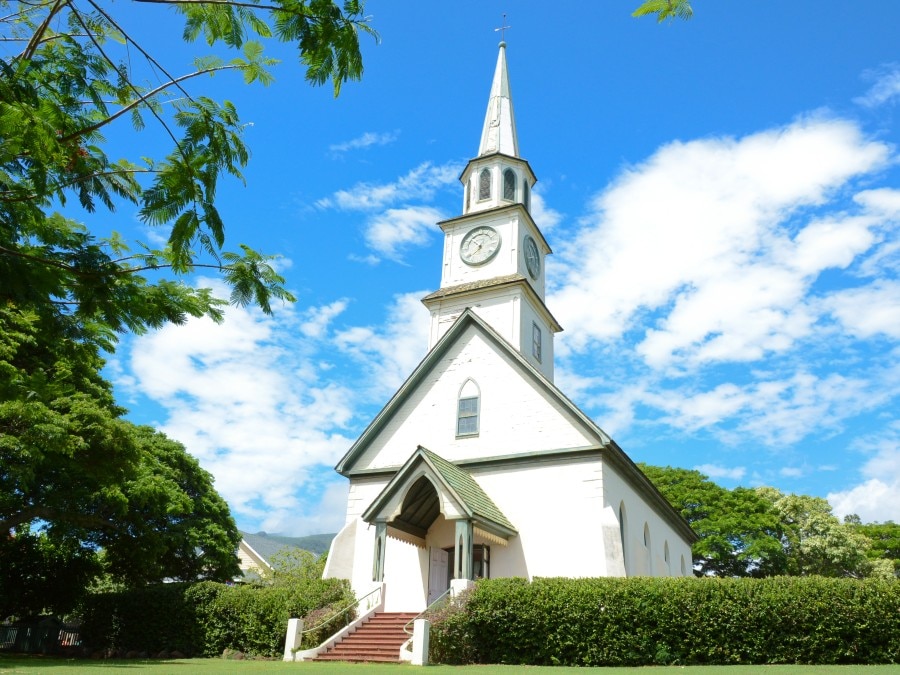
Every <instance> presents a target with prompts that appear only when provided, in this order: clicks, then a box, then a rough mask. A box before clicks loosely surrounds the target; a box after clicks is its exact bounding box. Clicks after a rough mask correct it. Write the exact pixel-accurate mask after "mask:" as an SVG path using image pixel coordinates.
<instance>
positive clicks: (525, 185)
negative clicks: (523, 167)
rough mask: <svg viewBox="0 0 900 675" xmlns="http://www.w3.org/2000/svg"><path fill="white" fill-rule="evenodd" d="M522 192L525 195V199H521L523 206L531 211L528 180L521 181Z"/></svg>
mask: <svg viewBox="0 0 900 675" xmlns="http://www.w3.org/2000/svg"><path fill="white" fill-rule="evenodd" d="M522 194H523V195H524V196H525V199H523V200H522V201H523V202H525V208H526V209H528V211H529V212H530V211H531V190H529V189H528V180H523V181H522Z"/></svg>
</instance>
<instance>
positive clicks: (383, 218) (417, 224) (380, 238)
mask: <svg viewBox="0 0 900 675" xmlns="http://www.w3.org/2000/svg"><path fill="white" fill-rule="evenodd" d="M444 217H445V216H444V215H443V214H442V213H441V212H440V211H439V210H437V209H435V208H433V207H430V206H407V207H405V208H398V209H388V210H387V211H385V212H384V213H380V214H378V215H377V216H374V217H373V218H372V219H370V220H369V222H368V223H367V224H366V232H365V237H366V243H367V244H368V246H369V247H370V248H372V249H373V250H375V251H377V252H378V253H379V254H380V255H382V256H384V257H385V258H389V259H391V260H396V261H399V260H401V259H402V253H403V251H404V250H405V249H407V248H409V247H411V246H424V245H425V244H427V243H428V242H429V241H430V240H431V237H432V236H433V235H435V234H437V233H440V229H439V228H438V226H437V222H438V221H439V220H442V219H443V218H444Z"/></svg>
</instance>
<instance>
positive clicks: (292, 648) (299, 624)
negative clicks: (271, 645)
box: [284, 619, 303, 661]
mask: <svg viewBox="0 0 900 675" xmlns="http://www.w3.org/2000/svg"><path fill="white" fill-rule="evenodd" d="M302 633H303V619H288V626H287V635H286V636H285V638H284V660H285V661H293V660H294V653H295V652H296V651H297V650H298V649H300V640H301V639H302V636H301V634H302Z"/></svg>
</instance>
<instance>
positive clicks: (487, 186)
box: [478, 169, 491, 200]
mask: <svg viewBox="0 0 900 675" xmlns="http://www.w3.org/2000/svg"><path fill="white" fill-rule="evenodd" d="M490 198H491V172H490V170H489V169H482V170H481V173H480V174H478V199H479V200H482V199H490Z"/></svg>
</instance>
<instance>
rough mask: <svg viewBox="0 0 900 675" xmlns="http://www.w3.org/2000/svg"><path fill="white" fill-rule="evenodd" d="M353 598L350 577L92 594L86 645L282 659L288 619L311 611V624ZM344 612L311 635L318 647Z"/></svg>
mask: <svg viewBox="0 0 900 675" xmlns="http://www.w3.org/2000/svg"><path fill="white" fill-rule="evenodd" d="M352 602H353V594H352V592H351V591H350V589H349V585H348V584H347V582H345V581H342V580H338V579H308V580H304V581H303V582H302V583H293V584H290V585H289V586H268V587H266V586H262V587H260V586H227V585H225V584H219V583H214V582H211V581H204V582H200V583H196V584H161V585H157V586H150V587H147V588H142V589H137V590H132V591H122V592H117V593H102V594H96V595H91V596H89V597H88V598H87V599H86V600H85V601H84V603H83V604H82V606H81V608H80V609H79V611H78V615H79V616H80V618H81V638H82V643H83V644H85V645H86V647H87V648H88V649H89V650H109V649H111V650H115V651H118V652H127V651H136V652H147V653H149V654H154V653H158V652H160V651H173V650H175V651H179V652H182V653H183V654H185V655H187V656H218V655H221V654H222V652H223V651H224V650H225V649H231V650H236V651H241V652H244V653H247V654H254V655H259V656H270V657H277V656H281V655H282V653H283V650H284V638H285V633H286V631H287V622H288V619H289V618H291V617H309V619H312V621H310V620H309V619H308V620H307V624H308V627H312V625H309V624H311V623H314V622H315V621H316V619H314V618H313V617H318V618H319V619H323V618H326V617H325V615H327V614H328V613H329V609H331V610H333V611H336V610H339V609H341V608H343V607H345V606H347V605H350V604H351V603H352ZM351 614H352V611H351V612H347V613H346V615H345V616H343V617H339V618H338V619H336V620H335V622H334V623H333V624H331V625H329V626H326V627H324V628H323V629H322V630H321V631H319V633H320V634H316V635H309V636H306V638H305V640H304V646H312V645H313V644H317V643H318V641H320V640H321V639H324V638H325V637H327V635H329V634H331V633H333V632H334V631H335V630H336V629H337V628H339V627H340V626H341V625H343V624H341V621H343V623H344V624H345V623H346V622H347V621H348V620H349V619H350V618H351Z"/></svg>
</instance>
